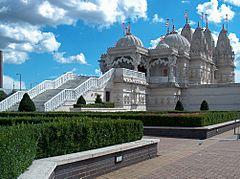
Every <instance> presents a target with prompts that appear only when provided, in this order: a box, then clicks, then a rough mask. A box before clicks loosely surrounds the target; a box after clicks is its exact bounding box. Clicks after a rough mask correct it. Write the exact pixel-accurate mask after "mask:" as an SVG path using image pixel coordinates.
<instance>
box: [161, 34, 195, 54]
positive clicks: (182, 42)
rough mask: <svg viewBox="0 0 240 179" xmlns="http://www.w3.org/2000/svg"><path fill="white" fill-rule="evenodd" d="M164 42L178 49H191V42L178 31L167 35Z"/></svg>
mask: <svg viewBox="0 0 240 179" xmlns="http://www.w3.org/2000/svg"><path fill="white" fill-rule="evenodd" d="M164 42H165V43H166V44H168V45H169V46H170V47H173V48H176V49H177V50H183V51H190V43H189V42H188V40H187V39H186V38H185V37H183V36H182V35H179V34H178V33H172V34H169V35H167V36H165V38H164Z"/></svg>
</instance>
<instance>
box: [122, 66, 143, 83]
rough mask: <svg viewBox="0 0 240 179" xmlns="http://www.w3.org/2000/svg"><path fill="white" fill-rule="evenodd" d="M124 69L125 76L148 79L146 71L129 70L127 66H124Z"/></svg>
mask: <svg viewBox="0 0 240 179" xmlns="http://www.w3.org/2000/svg"><path fill="white" fill-rule="evenodd" d="M122 70H123V76H125V77H131V78H140V79H144V80H145V79H146V77H145V73H142V72H139V71H134V70H129V69H126V68H122Z"/></svg>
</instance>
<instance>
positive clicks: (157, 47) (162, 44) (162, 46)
mask: <svg viewBox="0 0 240 179" xmlns="http://www.w3.org/2000/svg"><path fill="white" fill-rule="evenodd" d="M168 48H169V45H168V44H166V43H164V42H163V41H160V42H159V43H158V45H157V46H156V49H168Z"/></svg>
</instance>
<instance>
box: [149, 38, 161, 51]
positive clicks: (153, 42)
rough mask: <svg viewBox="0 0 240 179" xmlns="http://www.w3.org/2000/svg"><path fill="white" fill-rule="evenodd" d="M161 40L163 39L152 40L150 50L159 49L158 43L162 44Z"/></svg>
mask: <svg viewBox="0 0 240 179" xmlns="http://www.w3.org/2000/svg"><path fill="white" fill-rule="evenodd" d="M160 40H161V37H158V38H156V39H153V40H151V41H150V45H151V46H150V49H154V48H156V47H157V45H158V43H159V42H160Z"/></svg>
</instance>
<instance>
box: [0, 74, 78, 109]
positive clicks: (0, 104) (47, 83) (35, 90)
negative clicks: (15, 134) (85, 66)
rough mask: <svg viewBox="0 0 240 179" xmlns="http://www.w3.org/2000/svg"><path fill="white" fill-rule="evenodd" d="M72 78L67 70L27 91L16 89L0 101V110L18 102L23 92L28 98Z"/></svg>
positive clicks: (56, 86) (72, 75)
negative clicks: (16, 90)
mask: <svg viewBox="0 0 240 179" xmlns="http://www.w3.org/2000/svg"><path fill="white" fill-rule="evenodd" d="M74 78H75V76H74V74H73V73H72V72H67V73H65V74H63V75H61V76H60V77H58V78H57V79H55V80H45V81H43V82H42V83H40V84H38V85H37V86H35V87H34V88H32V89H30V90H29V91H18V92H16V93H14V94H12V95H11V96H9V97H8V98H6V99H4V100H3V101H1V102H0V111H6V110H8V109H9V108H10V107H12V106H13V105H14V104H16V103H18V102H20V101H21V99H22V97H23V95H24V94H25V93H28V94H29V96H30V98H34V97H36V96H37V95H39V94H41V93H43V92H44V91H46V90H48V89H56V88H58V87H60V86H61V85H62V84H64V83H66V82H67V81H68V80H72V79H74Z"/></svg>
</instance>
